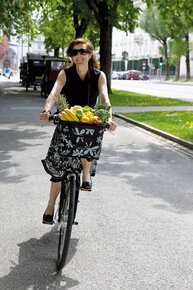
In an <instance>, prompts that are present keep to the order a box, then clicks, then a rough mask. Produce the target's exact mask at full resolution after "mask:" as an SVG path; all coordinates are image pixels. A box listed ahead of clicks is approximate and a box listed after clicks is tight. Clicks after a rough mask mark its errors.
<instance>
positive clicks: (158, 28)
mask: <svg viewBox="0 0 193 290" xmlns="http://www.w3.org/2000/svg"><path fill="white" fill-rule="evenodd" d="M140 26H141V28H142V29H144V30H145V31H146V32H147V33H149V35H150V36H151V37H152V38H153V39H155V40H158V41H159V42H160V44H161V46H162V48H163V57H164V63H165V79H169V49H168V41H169V38H170V35H171V30H170V26H169V25H168V23H167V22H166V21H165V18H164V17H163V16H162V14H161V13H160V11H159V10H158V8H157V7H156V6H152V7H150V8H148V9H147V10H146V11H145V12H144V14H143V16H142V18H141V21H140Z"/></svg>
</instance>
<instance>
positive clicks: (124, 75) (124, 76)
mask: <svg viewBox="0 0 193 290" xmlns="http://www.w3.org/2000/svg"><path fill="white" fill-rule="evenodd" d="M118 79H119V80H126V79H127V71H119V72H118Z"/></svg>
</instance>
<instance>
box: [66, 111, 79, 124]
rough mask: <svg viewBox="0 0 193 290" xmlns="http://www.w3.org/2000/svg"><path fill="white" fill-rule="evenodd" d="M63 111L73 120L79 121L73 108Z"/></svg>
mask: <svg viewBox="0 0 193 290" xmlns="http://www.w3.org/2000/svg"><path fill="white" fill-rule="evenodd" d="M63 112H65V113H67V114H68V115H69V118H71V121H76V122H79V119H78V117H76V115H75V113H74V112H73V111H72V110H70V109H64V111H63Z"/></svg>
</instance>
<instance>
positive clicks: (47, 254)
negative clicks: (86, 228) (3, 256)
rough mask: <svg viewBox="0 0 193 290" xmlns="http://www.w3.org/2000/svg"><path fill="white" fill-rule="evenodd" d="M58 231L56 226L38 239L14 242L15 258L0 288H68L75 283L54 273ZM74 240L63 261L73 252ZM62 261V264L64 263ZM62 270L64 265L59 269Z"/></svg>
mask: <svg viewBox="0 0 193 290" xmlns="http://www.w3.org/2000/svg"><path fill="white" fill-rule="evenodd" d="M57 242H58V231H57V228H56V226H55V227H53V229H52V230H51V231H50V232H49V233H46V234H44V235H43V236H42V237H41V238H40V239H39V240H38V239H35V238H31V239H30V240H28V241H26V242H23V243H21V244H18V246H19V248H20V250H19V261H18V264H17V265H15V264H13V267H12V268H11V270H10V273H9V274H8V275H6V276H4V277H3V278H1V279H0V289H2V290H8V289H9V290H27V289H33V290H46V289H55V290H59V289H70V288H72V287H74V286H75V285H77V284H79V282H78V281H77V280H74V279H73V278H70V277H66V276H65V274H64V275H62V272H61V273H57V272H56V256H57ZM77 244H78V239H72V240H71V243H70V248H69V254H68V258H67V264H68V263H69V262H70V260H71V259H72V258H73V256H74V255H75V253H76V248H77ZM67 264H66V265H67ZM63 272H64V273H65V268H64V270H63Z"/></svg>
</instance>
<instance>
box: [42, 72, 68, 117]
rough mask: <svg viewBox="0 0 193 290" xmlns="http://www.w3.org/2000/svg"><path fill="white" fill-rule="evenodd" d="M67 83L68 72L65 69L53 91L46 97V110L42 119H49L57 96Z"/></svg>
mask: <svg viewBox="0 0 193 290" xmlns="http://www.w3.org/2000/svg"><path fill="white" fill-rule="evenodd" d="M65 83H66V74H65V71H64V70H61V71H60V72H59V74H58V77H57V79H56V81H55V83H54V86H53V88H52V91H51V93H50V94H49V96H48V97H47V99H46V102H45V107H44V111H43V112H42V113H41V114H40V120H42V121H48V119H49V115H50V112H51V110H52V107H53V106H54V104H55V101H56V96H57V95H59V94H60V93H61V91H62V88H63V87H64V85H65Z"/></svg>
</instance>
